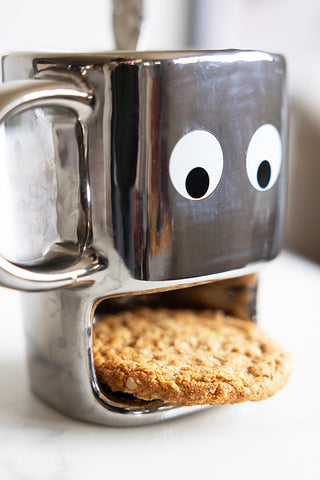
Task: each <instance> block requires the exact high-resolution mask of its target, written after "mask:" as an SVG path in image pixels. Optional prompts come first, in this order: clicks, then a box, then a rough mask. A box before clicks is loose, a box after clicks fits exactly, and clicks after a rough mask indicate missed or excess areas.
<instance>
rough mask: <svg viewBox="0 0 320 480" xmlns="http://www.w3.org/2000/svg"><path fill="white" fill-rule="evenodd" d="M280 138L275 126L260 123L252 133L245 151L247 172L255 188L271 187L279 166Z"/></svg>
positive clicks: (265, 188) (267, 188) (264, 188)
mask: <svg viewBox="0 0 320 480" xmlns="http://www.w3.org/2000/svg"><path fill="white" fill-rule="evenodd" d="M281 157H282V147H281V138H280V135H279V132H278V130H277V129H276V127H274V126H273V125H270V124H266V125H262V126H261V127H259V128H258V129H257V130H256V131H255V133H254V134H253V135H252V137H251V140H250V143H249V146H248V151H247V164H246V166H247V174H248V177H249V180H250V182H251V184H252V185H253V186H254V188H256V189H257V190H260V191H264V190H269V188H271V187H272V186H273V185H274V184H275V182H276V180H277V178H278V175H279V172H280V167H281Z"/></svg>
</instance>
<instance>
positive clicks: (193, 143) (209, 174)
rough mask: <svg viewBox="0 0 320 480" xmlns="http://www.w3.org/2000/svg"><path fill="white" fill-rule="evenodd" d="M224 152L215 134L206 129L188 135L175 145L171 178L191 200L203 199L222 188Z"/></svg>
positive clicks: (171, 160) (178, 189) (175, 186)
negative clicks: (219, 186) (219, 184)
mask: <svg viewBox="0 0 320 480" xmlns="http://www.w3.org/2000/svg"><path fill="white" fill-rule="evenodd" d="M222 170H223V153H222V149H221V146H220V143H219V142H218V140H217V139H216V137H215V136H214V135H212V134H211V133H209V132H206V131H204V130H194V131H193V132H190V133H187V134H186V135H185V136H184V137H182V138H180V140H179V141H178V142H177V143H176V145H175V146H174V149H173V150H172V153H171V157H170V162H169V175H170V179H171V182H172V184H173V186H174V188H175V189H176V190H177V192H178V193H180V195H182V196H183V197H185V198H188V199H189V200H202V199H203V198H206V197H208V196H209V195H210V194H211V193H212V192H213V191H214V190H215V188H216V187H217V186H218V183H219V181H220V178H221V175H222Z"/></svg>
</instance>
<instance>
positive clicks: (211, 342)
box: [93, 307, 290, 405]
mask: <svg viewBox="0 0 320 480" xmlns="http://www.w3.org/2000/svg"><path fill="white" fill-rule="evenodd" d="M93 352H94V363H95V368H96V373H97V376H98V379H99V381H100V382H101V383H104V384H107V385H108V386H109V387H110V388H111V389H112V391H114V392H116V391H119V392H127V393H131V394H133V395H134V396H135V397H137V398H141V399H143V400H153V399H161V400H163V401H164V402H166V403H174V404H180V405H222V404H229V403H236V402H243V401H246V400H252V401H257V400H262V399H265V398H267V397H270V396H271V395H273V394H274V393H275V392H276V391H277V390H279V389H280V388H282V387H283V386H284V384H285V382H286V381H287V379H288V377H289V374H290V356H289V355H288V354H286V353H284V352H283V350H282V349H281V348H280V347H279V345H278V344H277V343H276V342H274V341H273V340H271V339H270V338H269V337H268V336H267V335H265V334H264V333H263V332H261V330H260V329H259V328H258V327H257V326H256V325H255V324H254V323H253V322H251V321H249V320H240V319H237V318H233V317H228V316H226V315H225V314H224V313H222V312H219V311H218V312H214V311H212V310H188V309H184V310H182V309H181V310H179V309H177V310H174V309H166V308H158V309H150V308H149V307H140V308H138V309H136V310H133V311H124V312H121V313H117V314H114V315H108V316H105V317H103V318H102V319H100V320H99V321H98V322H97V323H96V324H95V325H94V330H93Z"/></svg>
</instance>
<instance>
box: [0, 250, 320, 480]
mask: <svg viewBox="0 0 320 480" xmlns="http://www.w3.org/2000/svg"><path fill="white" fill-rule="evenodd" d="M0 300H1V301H0V312H1V337H0V385H1V388H0V478H1V480H15V479H17V480H18V479H19V480H21V479H23V480H29V479H30V480H38V479H39V480H40V479H41V480H56V479H59V480H69V479H70V480H71V479H72V480H73V479H84V478H90V477H91V478H97V477H101V478H108V479H109V478H110V479H121V478H130V479H135V478H139V479H140V478H148V479H158V478H159V479H160V478H174V477H176V478H214V479H218V478H223V479H229V478H230V479H234V478H237V479H246V480H250V479H256V478H259V480H261V479H270V478H272V479H278V478H279V479H280V478H290V479H291V480H293V479H299V480H301V479H302V478H305V479H308V480H310V479H315V478H320V462H319V439H318V435H319V432H320V382H319V366H320V361H319V356H320V354H319V340H320V309H319V300H320V266H319V265H316V264H313V263H311V262H309V261H307V260H305V259H302V258H301V257H297V256H295V255H293V254H291V253H288V252H284V253H282V254H281V255H280V257H278V259H276V260H274V261H273V262H271V263H269V264H268V265H267V266H266V267H265V268H264V269H263V271H262V273H261V275H260V293H259V307H260V308H259V323H260V326H261V327H262V328H263V329H264V330H265V331H266V332H268V333H269V334H270V335H271V336H272V337H273V338H275V339H277V340H278V341H279V342H280V343H282V345H283V346H284V347H286V348H287V349H288V350H290V351H291V352H292V355H293V373H292V376H291V378H290V380H289V382H288V384H287V386H286V387H285V388H284V390H282V391H280V392H278V393H277V394H276V395H275V396H274V397H272V398H271V399H268V400H265V401H263V402H258V403H250V402H249V403H243V404H240V405H233V406H226V407H215V408H209V409H203V410H202V411H200V412H198V413H195V414H193V415H189V416H186V417H181V418H178V419H174V420H170V421H167V422H165V423H162V424H156V425H152V426H146V427H137V428H108V427H103V426H98V425H91V424H86V423H82V422H79V421H76V420H72V419H69V418H67V417H64V416H63V415H61V414H59V413H58V412H56V411H54V410H52V409H51V408H49V407H47V406H46V405H45V404H43V403H42V402H41V401H40V400H38V399H37V398H35V397H34V396H33V395H32V394H31V393H30V391H29V387H28V375H27V370H26V362H25V351H24V350H25V348H24V338H23V328H22V321H21V311H20V304H19V294H17V293H16V292H13V291H9V290H5V289H0Z"/></svg>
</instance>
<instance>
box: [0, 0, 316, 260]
mask: <svg viewBox="0 0 320 480" xmlns="http://www.w3.org/2000/svg"><path fill="white" fill-rule="evenodd" d="M144 17H145V22H144V26H143V31H142V36H141V41H140V44H139V48H142V49H169V50H171V49H180V48H210V49H226V48H242V49H247V48H248V49H260V50H266V51H270V52H276V53H282V54H283V55H284V56H285V57H286V60H287V65H288V96H289V106H290V123H289V150H288V159H289V182H288V214H287V225H286V234H285V246H286V247H287V248H288V249H290V250H293V251H295V252H297V253H300V254H302V255H304V256H306V257H308V258H310V259H312V260H315V261H317V262H320V208H319V207H320V49H319V45H320V29H319V24H320V2H319V0H161V1H158V0H144ZM1 18H2V22H1V29H0V53H1V54H3V53H5V52H7V51H12V50H20V51H21V50H23V51H26V50H55V51H58V50H59V51H81V50H82V51H84V50H86V51H92V50H110V49H114V48H115V43H114V39H113V29H112V1H111V0H91V1H90V2H88V1H87V0H68V1H65V0H55V1H54V2H46V1H44V0H41V1H40V0H28V2H23V1H22V0H2V1H1Z"/></svg>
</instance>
